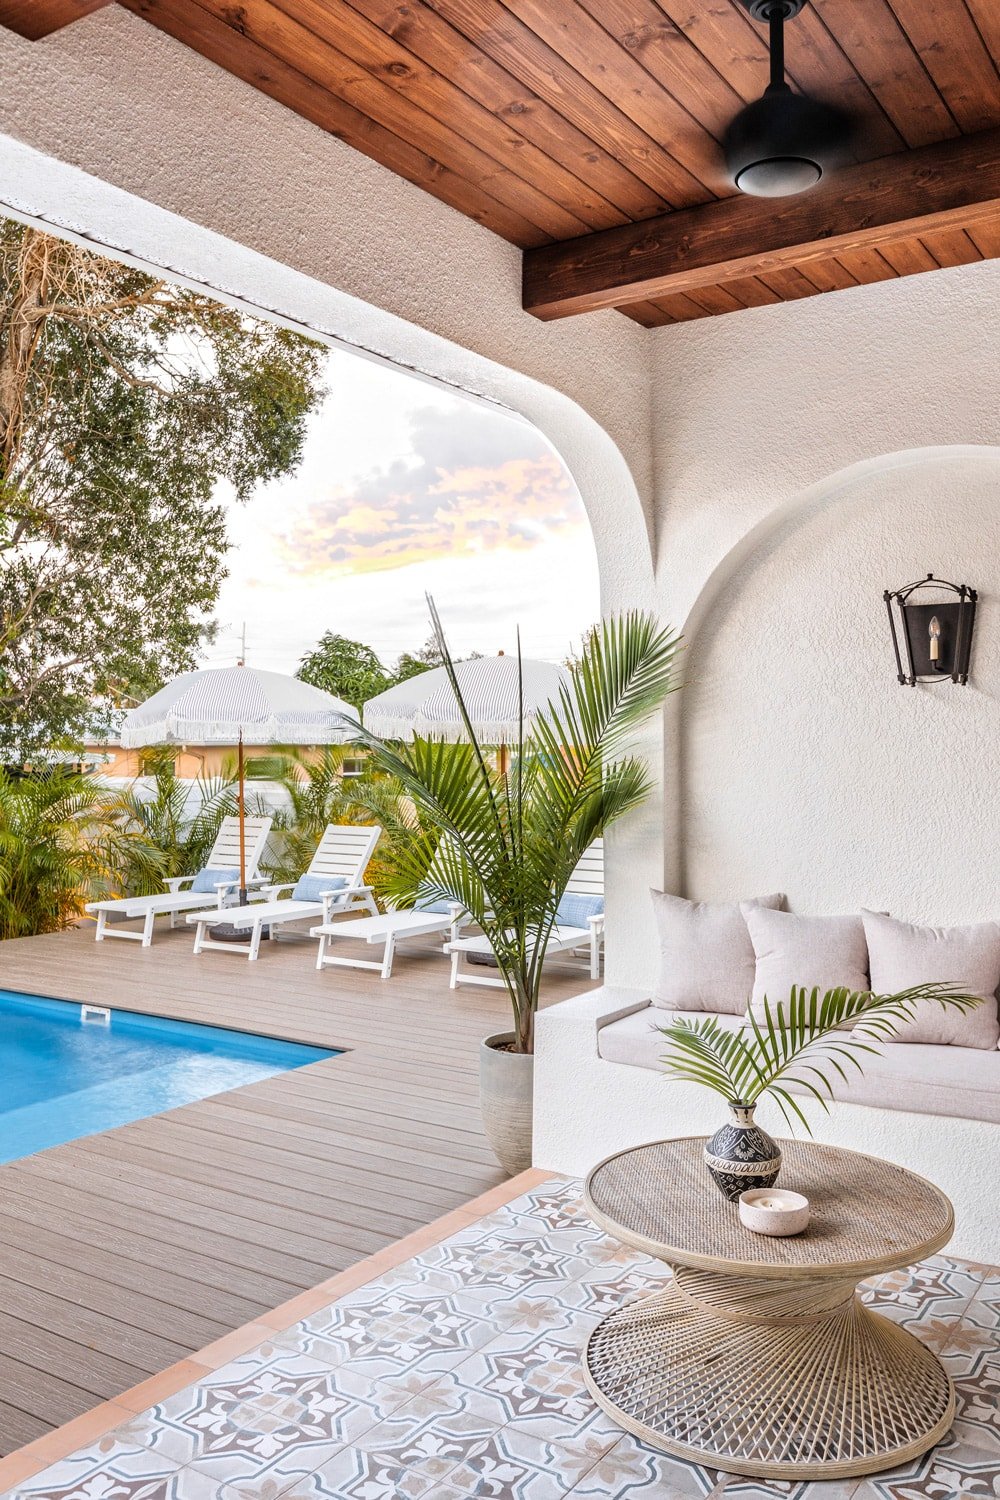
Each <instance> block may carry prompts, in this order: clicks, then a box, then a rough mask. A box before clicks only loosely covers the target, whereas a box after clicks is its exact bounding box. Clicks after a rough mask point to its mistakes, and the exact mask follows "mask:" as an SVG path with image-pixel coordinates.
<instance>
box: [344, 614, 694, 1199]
mask: <svg viewBox="0 0 1000 1500" xmlns="http://www.w3.org/2000/svg"><path fill="white" fill-rule="evenodd" d="M431 611H432V619H433V622H434V629H435V634H436V636H437V642H438V647H439V650H440V652H441V657H442V660H443V662H444V665H445V667H446V669H447V671H448V676H449V681H450V683H451V687H452V690H453V692H454V694H455V697H456V700H457V702H458V707H459V713H460V715H461V717H462V720H463V723H464V726H465V738H464V740H463V741H462V742H460V743H458V744H447V743H444V742H443V741H442V740H439V739H430V738H416V739H414V741H413V743H412V744H407V745H397V744H389V743H387V742H385V741H382V740H380V739H378V738H377V737H376V736H374V735H371V734H366V735H365V739H366V742H367V743H368V745H369V746H370V748H371V750H372V753H373V758H374V760H375V761H376V763H377V764H378V765H379V767H380V768H381V769H383V770H385V771H387V772H389V773H390V774H391V775H392V776H394V777H395V778H396V780H397V781H398V782H399V784H400V785H401V786H402V788H403V790H404V791H405V792H406V794H407V795H408V796H409V797H410V798H412V800H413V802H414V804H415V806H416V808H417V810H418V812H419V813H420V815H421V820H422V822H424V823H425V824H426V825H427V826H428V827H429V828H431V829H433V832H431V833H427V834H426V835H424V836H423V837H421V838H417V839H416V840H414V842H413V843H412V845H410V846H409V847H407V848H404V849H402V850H401V851H400V854H399V862H398V871H397V879H396V889H395V890H394V892H393V894H394V896H395V897H396V899H398V900H400V901H402V902H406V901H410V902H412V901H413V900H414V899H415V898H416V897H417V894H418V892H419V893H420V895H421V896H422V897H424V898H425V899H426V898H428V897H430V898H436V899H449V898H450V899H453V900H456V901H458V902H460V903H461V905H462V906H463V907H464V908H465V910H466V911H467V912H468V914H469V916H470V917H471V918H472V919H473V920H474V921H475V922H476V923H477V924H478V926H479V927H480V929H481V931H482V933H483V934H484V936H485V937H486V939H487V940H488V942H489V946H490V950H491V954H492V956H493V958H494V960H495V962H496V966H497V970H498V973H499V977H500V978H501V979H502V980H503V983H504V985H505V987H506V990H507V993H508V995H509V997H510V1001H511V1007H512V1011H513V1029H512V1030H511V1031H509V1032H508V1031H505V1032H503V1033H500V1034H498V1035H496V1036H491V1037H488V1038H486V1040H485V1041H484V1043H483V1046H482V1049H481V1055H480V1064H481V1066H480V1080H481V1099H482V1110H483V1122H484V1126H485V1129H486V1133H487V1136H488V1137H489V1139H490V1142H491V1144H492V1145H493V1147H494V1150H495V1151H496V1153H497V1156H498V1158H499V1159H500V1161H501V1163H502V1165H503V1166H504V1167H506V1168H507V1169H508V1170H509V1171H511V1172H514V1171H520V1170H522V1169H523V1168H524V1167H527V1166H529V1165H530V1163H531V1090H532V1054H533V1052H534V1044H535V1015H536V1013H537V1010H538V1000H539V990H540V985H541V978H542V960H543V958H544V955H545V949H546V945H547V943H548V941H549V938H550V935H551V933H552V929H553V927H554V926H556V925H557V911H558V908H559V904H560V901H561V900H562V899H563V896H564V894H565V891H566V885H567V882H568V881H569V879H570V877H571V875H572V874H573V871H574V870H575V868H576V866H577V864H578V863H579V860H580V857H581V856H582V855H583V853H584V852H585V851H586V850H587V849H588V848H589V847H590V845H591V844H592V843H593V841H594V839H596V838H599V837H601V836H602V835H603V833H604V831H605V830H606V829H607V828H608V826H609V825H610V824H611V823H612V822H614V821H615V819H617V818H620V817H622V816H623V815H624V814H625V813H627V812H629V811H630V810H631V809H632V808H634V807H636V806H638V805H639V803H641V802H642V801H643V799H644V798H645V797H646V796H647V795H648V792H649V790H650V785H651V783H650V778H649V774H648V772H647V770H646V767H645V766H644V764H643V763H642V761H641V760H640V759H639V758H638V757H637V756H635V755H634V754H630V753H629V752H628V741H629V738H630V736H632V735H633V734H634V733H635V731H636V729H637V728H638V727H639V726H640V725H641V724H642V723H643V722H644V721H645V720H647V719H648V718H649V717H650V716H651V715H652V714H653V713H654V712H655V711H656V710H657V709H658V708H659V707H660V705H661V704H662V702H663V699H664V697H665V696H666V694H667V693H669V692H670V691H672V690H673V689H674V688H676V687H677V686H679V683H678V681H677V675H676V669H677V656H678V651H679V645H680V642H679V638H678V637H677V636H676V635H674V634H673V633H672V632H671V631H669V630H666V629H663V628H662V627H661V626H659V625H658V624H657V622H656V621H655V620H654V619H653V618H652V617H651V616H649V615H646V614H640V613H632V614H627V615H623V616H621V617H618V618H616V619H610V620H606V621H604V622H603V623H602V624H601V625H599V626H597V627H596V628H595V629H594V630H593V631H592V632H591V633H590V634H589V636H588V638H587V640H586V643H585V646H584V649H583V652H582V655H581V657H580V660H579V661H578V662H577V663H576V664H575V665H574V667H573V670H572V673H571V677H570V681H569V684H568V685H567V686H564V687H563V688H562V689H561V690H560V693H559V697H558V700H556V701H554V702H552V703H550V704H549V705H548V706H547V708H545V709H543V710H542V711H541V712H540V713H536V714H534V715H533V716H532V719H531V723H530V727H529V726H527V725H526V722H525V715H524V713H523V710H522V712H521V713H520V716H519V717H520V732H519V735H518V740H517V743H516V744H512V745H510V746H509V747H507V753H505V754H503V755H501V756H499V757H496V756H494V755H493V754H491V753H490V751H489V749H488V748H487V747H486V746H484V745H483V744H481V743H480V740H479V738H478V736H477V735H476V733H475V731H474V729H473V725H472V723H471V720H470V718H469V714H468V711H467V709H466V706H465V703H464V702H463V699H462V694H461V690H460V688H459V684H458V681H457V679H456V674H455V670H454V665H453V662H452V658H451V655H450V653H449V651H448V647H447V643H446V641H445V638H444V634H443V631H442V629H441V622H440V620H439V618H438V616H437V613H436V611H435V610H434V608H433V605H432V606H431Z"/></svg>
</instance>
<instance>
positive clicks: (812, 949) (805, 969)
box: [741, 902, 868, 1020]
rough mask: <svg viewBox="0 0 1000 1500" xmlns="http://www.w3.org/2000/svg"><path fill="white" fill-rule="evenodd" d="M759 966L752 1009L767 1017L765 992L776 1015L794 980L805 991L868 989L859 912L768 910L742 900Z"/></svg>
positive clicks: (761, 1018)
mask: <svg viewBox="0 0 1000 1500" xmlns="http://www.w3.org/2000/svg"><path fill="white" fill-rule="evenodd" d="M741 910H742V912H743V916H744V919H745V921H746V924H747V930H748V931H749V933H750V941H751V942H752V943H753V947H754V953H755V954H756V955H757V970H756V976H755V978H754V984H753V999H752V1000H751V1002H750V1008H751V1010H752V1011H753V1013H754V1015H755V1016H756V1017H757V1018H758V1020H763V1017H764V996H765V995H766V996H767V1000H768V1004H769V1005H770V1007H771V1012H772V1014H773V1013H774V1008H775V1006H776V1005H777V1004H778V1003H779V1001H780V1002H787V1000H788V997H789V995H790V993H791V989H792V986H793V985H798V986H799V987H800V988H802V987H804V988H805V989H807V990H812V989H814V988H815V989H818V990H819V992H820V994H821V995H824V994H825V993H826V991H827V990H834V989H839V988H841V987H843V988H844V989H848V990H852V991H856V990H866V989H867V988H868V947H867V945H866V943H865V928H864V923H863V922H862V920H861V914H860V913H858V915H857V916H850V917H803V916H799V915H798V914H797V913H794V912H790V911H769V910H768V909H767V908H766V907H762V906H754V905H753V904H752V903H750V902H744V904H743V906H742V908H741Z"/></svg>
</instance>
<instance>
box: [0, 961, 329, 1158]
mask: <svg viewBox="0 0 1000 1500" xmlns="http://www.w3.org/2000/svg"><path fill="white" fill-rule="evenodd" d="M335 1056H337V1053H336V1052H335V1051H331V1050H329V1049H326V1048H322V1047H306V1046H302V1045H301V1044H299V1043H298V1042H278V1041H274V1040H272V1039H271V1038H269V1037H264V1036H250V1035H246V1034H244V1033H243V1032H241V1031H226V1030H224V1029H223V1028H222V1027H219V1026H195V1025H191V1024H190V1023H188V1022H186V1021H164V1020H160V1019H159V1018H157V1017H155V1016H139V1015H135V1014H134V1013H133V1012H131V1011H121V1010H116V1011H113V1012H112V1013H111V1019H110V1022H109V1023H108V1024H104V1023H103V1022H101V1021H93V1020H87V1021H84V1020H82V1019H81V1010H80V1006H79V1005H78V1004H73V1003H71V1002H70V1001H68V1000H42V999H39V998H37V997H36V996H33V995H18V994H14V993H12V992H11V991H9V990H0V1162H5V1161H14V1160H15V1159H16V1158H17V1157H19V1156H30V1155H31V1153H32V1152H34V1151H44V1150H45V1148H46V1147H47V1146H58V1145H60V1144H61V1143H62V1142H63V1141H73V1140H76V1139H77V1137H79V1136H82V1135H93V1134H94V1132H95V1131H98V1130H110V1129H112V1127H113V1126H115V1125H124V1124H126V1123H127V1122H128V1121H129V1120H142V1119H144V1118H145V1117H146V1116H147V1115H156V1114H160V1113H161V1112H162V1111H163V1110H165V1109H176V1108H177V1106H178V1105H179V1104H190V1103H192V1102H193V1101H194V1100H196V1099H206V1098H207V1097H208V1096H209V1094H221V1093H223V1092H225V1090H226V1089H234V1088H238V1087H239V1086H240V1084H244V1083H255V1082H256V1081H257V1080H258V1079H260V1078H271V1077H273V1076H274V1074H275V1073H283V1072H285V1071H286V1069H288V1068H301V1067H304V1066H305V1065H306V1064H307V1063H314V1062H321V1061H322V1060H323V1059H324V1058H327V1057H335Z"/></svg>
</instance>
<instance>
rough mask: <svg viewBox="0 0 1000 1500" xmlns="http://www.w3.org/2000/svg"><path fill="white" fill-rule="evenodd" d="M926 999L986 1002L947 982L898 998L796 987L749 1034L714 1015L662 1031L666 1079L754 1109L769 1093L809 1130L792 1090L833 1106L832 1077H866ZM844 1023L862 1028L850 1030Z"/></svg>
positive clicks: (964, 1005) (945, 1003)
mask: <svg viewBox="0 0 1000 1500" xmlns="http://www.w3.org/2000/svg"><path fill="white" fill-rule="evenodd" d="M921 1000H933V1001H934V1002H935V1003H936V1004H938V1005H941V1006H942V1007H944V1008H949V1007H950V1008H952V1009H955V1010H960V1011H968V1010H972V1009H973V1007H974V1006H976V1005H979V1004H980V1003H981V999H980V997H978V996H975V995H966V994H963V993H962V992H961V991H960V990H957V989H956V988H955V987H954V986H951V985H941V984H921V985H916V986H914V987H913V988H912V989H908V990H900V991H899V993H898V994H895V995H873V994H870V993H868V992H867V991H851V990H846V989H833V990H827V992H826V994H825V995H823V996H820V993H819V990H818V989H814V990H812V991H809V990H806V989H799V988H796V987H794V986H793V988H792V991H791V995H790V996H789V999H788V1001H787V1003H786V1002H781V1001H779V1003H778V1004H777V1005H776V1006H773V1007H772V1005H771V1004H770V1002H769V1001H768V1000H766V999H765V1002H764V1018H763V1021H760V1020H758V1019H757V1017H756V1016H755V1015H754V1014H753V1012H752V1011H751V1012H750V1013H749V1015H748V1017H747V1024H746V1028H745V1030H743V1031H728V1030H726V1029H725V1028H724V1027H722V1026H720V1024H719V1022H718V1021H717V1020H716V1019H715V1018H714V1017H712V1016H709V1017H708V1018H706V1019H705V1020H704V1021H688V1020H677V1021H674V1022H672V1024H671V1025H669V1026H661V1027H660V1028H659V1030H660V1032H661V1033H662V1034H663V1036H664V1037H665V1038H666V1040H667V1044H668V1045H667V1053H666V1055H665V1057H664V1063H665V1066H666V1070H667V1077H668V1078H675V1079H681V1080H683V1081H685V1082H688V1083H698V1084H701V1085H702V1086H703V1087H704V1088H708V1089H711V1090H712V1091H713V1093H716V1094H721V1095H722V1097H723V1098H724V1099H726V1100H727V1101H729V1102H730V1103H739V1104H754V1103H756V1101H757V1100H758V1099H759V1098H760V1097H761V1095H762V1094H764V1093H770V1094H772V1095H773V1096H774V1098H775V1099H776V1100H777V1103H778V1106H779V1108H780V1109H781V1112H782V1114H783V1115H784V1117H785V1120H786V1121H787V1123H788V1124H789V1126H790V1127H793V1125H794V1119H798V1120H800V1121H801V1122H802V1124H803V1125H804V1126H805V1128H806V1130H809V1122H808V1120H807V1119H806V1117H805V1115H804V1114H803V1113H802V1110H801V1108H800V1107H799V1105H798V1104H797V1102H796V1100H795V1098H794V1096H793V1095H792V1094H790V1093H789V1092H788V1089H787V1087H786V1085H787V1084H788V1083H795V1084H797V1085H798V1086H799V1087H801V1088H804V1089H805V1090H806V1092H807V1094H809V1095H811V1096H812V1097H813V1098H815V1099H818V1100H819V1102H820V1103H821V1104H822V1105H823V1107H824V1109H826V1108H828V1101H829V1100H831V1099H832V1098H833V1088H832V1085H831V1082H830V1075H831V1073H835V1074H836V1075H837V1077H839V1078H840V1079H841V1080H843V1081H845V1082H846V1080H847V1077H848V1074H847V1072H846V1069H847V1068H849V1067H853V1068H856V1069H857V1071H858V1072H859V1073H860V1072H863V1071H864V1066H863V1062H862V1058H863V1056H864V1054H866V1053H868V1054H874V1053H877V1052H878V1050H879V1049H878V1046H877V1045H873V1044H874V1043H878V1042H880V1041H886V1040H888V1039H889V1038H891V1037H892V1036H894V1035H895V1034H896V1031H897V1029H898V1028H899V1026H900V1025H902V1024H903V1023H904V1022H906V1021H909V1020H912V1018H913V1014H914V1011H915V1008H916V1006H917V1003H918V1002H919V1001H921ZM845 1024H846V1025H847V1026H848V1027H850V1026H852V1025H853V1024H856V1025H857V1027H858V1029H857V1030H844V1029H843V1028H844V1027H845ZM810 1133H811V1132H810Z"/></svg>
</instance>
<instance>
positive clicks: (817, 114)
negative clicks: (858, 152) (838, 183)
mask: <svg viewBox="0 0 1000 1500" xmlns="http://www.w3.org/2000/svg"><path fill="white" fill-rule="evenodd" d="M849 139H850V121H849V120H848V118H847V116H846V115H844V114H843V112H842V111H841V110H839V109H836V108H835V107H834V106H833V105H831V104H823V103H822V102H821V101H820V100H818V99H811V98H809V96H808V95H806V94H793V93H792V91H791V89H790V88H789V87H788V85H787V84H781V85H777V86H776V85H774V84H772V85H771V86H770V87H769V88H768V89H767V92H766V93H765V94H764V95H763V96H762V97H761V98H760V99H757V100H755V101H754V103H753V104H748V105H747V107H746V108H745V109H741V110H740V112H739V114H738V115H737V116H736V118H735V119H734V120H733V121H732V123H731V124H730V126H729V129H728V130H727V131H726V134H725V138H724V140H723V143H722V145H723V150H724V152H725V157H726V167H727V169H728V171H729V175H730V177H731V178H732V180H733V182H734V183H735V184H736V186H737V187H738V188H739V189H740V191H741V192H744V193H750V194H751V195H752V196H753V197H757V198H784V197H788V196H789V195H790V194H792V193H803V192H805V191H806V190H807V189H809V188H811V187H815V185H816V184H817V183H818V182H819V181H820V179H821V178H822V177H824V176H825V175H826V173H827V172H829V171H832V169H833V168H834V167H836V166H839V165H840V164H841V163H842V162H843V160H844V157H845V154H846V150H847V146H848V143H849Z"/></svg>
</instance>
